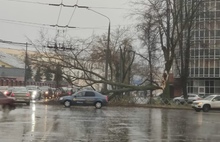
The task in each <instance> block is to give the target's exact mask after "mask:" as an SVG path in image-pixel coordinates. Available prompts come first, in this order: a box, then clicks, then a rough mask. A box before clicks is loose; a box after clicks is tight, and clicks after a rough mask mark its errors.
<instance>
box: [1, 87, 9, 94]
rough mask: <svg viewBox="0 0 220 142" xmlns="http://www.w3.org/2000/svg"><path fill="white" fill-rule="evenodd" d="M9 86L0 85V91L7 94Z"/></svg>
mask: <svg viewBox="0 0 220 142" xmlns="http://www.w3.org/2000/svg"><path fill="white" fill-rule="evenodd" d="M8 88H9V86H0V92H2V93H3V94H4V95H5V96H9V94H10V92H9V91H8Z"/></svg>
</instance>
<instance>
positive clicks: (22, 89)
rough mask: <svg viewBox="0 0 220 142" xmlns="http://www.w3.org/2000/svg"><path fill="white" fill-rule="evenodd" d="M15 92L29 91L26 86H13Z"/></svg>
mask: <svg viewBox="0 0 220 142" xmlns="http://www.w3.org/2000/svg"><path fill="white" fill-rule="evenodd" d="M13 92H14V93H16V92H27V89H26V88H25V87H15V88H13Z"/></svg>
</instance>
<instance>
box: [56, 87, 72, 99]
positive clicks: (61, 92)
mask: <svg viewBox="0 0 220 142" xmlns="http://www.w3.org/2000/svg"><path fill="white" fill-rule="evenodd" d="M73 93H75V91H74V89H73V88H71V87H59V88H57V89H56V91H55V97H56V98H60V97H63V96H71V95H72V94H73Z"/></svg>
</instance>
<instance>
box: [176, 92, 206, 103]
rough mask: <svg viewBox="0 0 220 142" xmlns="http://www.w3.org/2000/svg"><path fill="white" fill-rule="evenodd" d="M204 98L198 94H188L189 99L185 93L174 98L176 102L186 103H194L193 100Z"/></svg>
mask: <svg viewBox="0 0 220 142" xmlns="http://www.w3.org/2000/svg"><path fill="white" fill-rule="evenodd" d="M201 99H202V98H201V97H200V96H199V95H198V94H188V99H187V100H185V99H184V97H183V95H182V96H180V97H175V98H173V101H174V102H175V103H176V104H184V103H192V102H193V101H196V100H201Z"/></svg>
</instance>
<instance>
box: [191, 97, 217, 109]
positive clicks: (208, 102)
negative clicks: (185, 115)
mask: <svg viewBox="0 0 220 142" xmlns="http://www.w3.org/2000/svg"><path fill="white" fill-rule="evenodd" d="M192 108H193V109H194V110H195V111H197V112H199V111H201V110H203V111H204V112H208V111H209V110H210V109H220V95H210V96H208V97H206V98H204V99H202V100H198V101H194V102H193V103H192Z"/></svg>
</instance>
